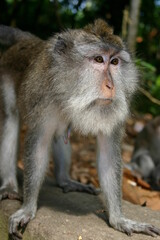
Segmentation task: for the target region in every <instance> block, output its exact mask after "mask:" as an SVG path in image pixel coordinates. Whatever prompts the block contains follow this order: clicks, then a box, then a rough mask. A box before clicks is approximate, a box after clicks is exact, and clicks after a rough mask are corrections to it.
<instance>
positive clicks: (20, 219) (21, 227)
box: [9, 208, 35, 240]
mask: <svg viewBox="0 0 160 240" xmlns="http://www.w3.org/2000/svg"><path fill="white" fill-rule="evenodd" d="M34 217H35V211H27V210H25V209H23V208H22V209H20V210H18V211H17V212H15V213H14V214H13V215H12V216H11V217H10V218H9V235H10V239H12V240H19V239H22V237H23V233H24V231H25V228H26V226H27V224H28V223H29V221H30V220H31V219H33V218H34Z"/></svg>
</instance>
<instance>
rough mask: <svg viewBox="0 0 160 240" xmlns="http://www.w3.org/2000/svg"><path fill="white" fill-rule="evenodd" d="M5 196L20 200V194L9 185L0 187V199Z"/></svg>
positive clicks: (5, 197)
mask: <svg viewBox="0 0 160 240" xmlns="http://www.w3.org/2000/svg"><path fill="white" fill-rule="evenodd" d="M7 198H8V199H11V200H20V201H22V196H21V195H20V194H19V193H18V192H17V191H16V190H14V189H13V188H12V187H10V186H7V187H2V188H0V201H1V200H3V199H7Z"/></svg>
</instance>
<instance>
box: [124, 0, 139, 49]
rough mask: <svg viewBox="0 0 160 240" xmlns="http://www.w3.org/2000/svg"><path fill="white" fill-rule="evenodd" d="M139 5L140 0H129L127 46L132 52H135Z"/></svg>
mask: <svg viewBox="0 0 160 240" xmlns="http://www.w3.org/2000/svg"><path fill="white" fill-rule="evenodd" d="M140 5H141V0H131V5H130V19H129V26H128V39H127V42H128V48H129V50H131V51H132V52H135V49H136V36H137V29H138V23H139V13H140Z"/></svg>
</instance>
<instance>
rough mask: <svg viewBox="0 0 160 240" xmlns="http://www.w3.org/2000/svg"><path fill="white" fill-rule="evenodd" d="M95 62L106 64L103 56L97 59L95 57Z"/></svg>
mask: <svg viewBox="0 0 160 240" xmlns="http://www.w3.org/2000/svg"><path fill="white" fill-rule="evenodd" d="M94 60H95V61H96V62H98V63H103V62H104V61H103V57H102V56H97V57H95V59H94Z"/></svg>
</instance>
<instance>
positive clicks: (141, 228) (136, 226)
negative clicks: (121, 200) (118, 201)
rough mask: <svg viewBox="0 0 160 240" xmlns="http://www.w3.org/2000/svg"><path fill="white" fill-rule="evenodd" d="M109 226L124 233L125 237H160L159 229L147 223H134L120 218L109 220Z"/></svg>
mask: <svg viewBox="0 0 160 240" xmlns="http://www.w3.org/2000/svg"><path fill="white" fill-rule="evenodd" d="M110 225H111V226H112V227H113V228H115V229H117V230H119V231H121V232H124V233H126V234H127V235H132V233H133V232H135V233H144V234H146V235H149V236H152V237H156V236H157V235H160V229H159V228H157V227H155V226H153V225H151V224H147V223H139V222H136V221H132V220H130V219H127V218H124V217H121V218H118V219H114V220H110Z"/></svg>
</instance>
